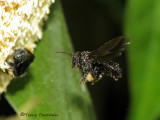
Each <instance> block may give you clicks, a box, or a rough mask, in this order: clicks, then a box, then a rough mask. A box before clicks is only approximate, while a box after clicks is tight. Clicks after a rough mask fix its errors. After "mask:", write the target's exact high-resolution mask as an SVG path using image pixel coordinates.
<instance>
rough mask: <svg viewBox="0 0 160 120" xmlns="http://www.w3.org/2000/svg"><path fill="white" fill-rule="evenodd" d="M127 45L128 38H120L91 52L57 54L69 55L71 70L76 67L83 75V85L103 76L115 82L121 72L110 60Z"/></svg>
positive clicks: (120, 75) (118, 54)
mask: <svg viewBox="0 0 160 120" xmlns="http://www.w3.org/2000/svg"><path fill="white" fill-rule="evenodd" d="M129 44H130V42H129V38H127V37H124V36H120V37H117V38H114V39H112V40H110V41H108V42H106V43H105V44H104V45H102V46H101V47H99V48H98V49H96V50H93V51H82V52H80V51H78V52H76V53H67V52H57V53H64V54H68V55H70V56H71V57H72V68H74V67H78V68H79V69H80V70H81V71H82V73H83V77H82V79H81V81H84V83H85V84H86V83H87V82H91V83H92V84H94V83H95V82H97V81H99V80H100V79H102V78H103V77H104V76H110V77H112V78H113V79H114V80H116V81H117V80H118V79H119V78H121V77H122V70H121V68H120V67H119V64H118V63H115V62H113V61H112V59H114V58H115V57H118V56H120V55H121V54H122V52H123V51H124V50H125V47H126V46H127V45H129ZM81 81H80V82H81Z"/></svg>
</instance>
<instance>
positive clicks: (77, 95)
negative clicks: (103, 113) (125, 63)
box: [5, 0, 95, 120]
mask: <svg viewBox="0 0 160 120" xmlns="http://www.w3.org/2000/svg"><path fill="white" fill-rule="evenodd" d="M57 51H70V52H72V45H71V42H70V38H69V35H68V32H67V29H66V25H65V21H64V17H63V13H62V10H61V5H60V2H59V1H58V0H57V1H56V3H54V5H52V7H51V13H50V15H49V19H48V21H47V22H46V25H45V27H44V33H43V38H42V40H40V41H39V42H38V46H37V48H36V50H35V53H34V54H35V56H36V57H35V61H34V62H33V63H32V64H31V66H30V67H29V70H28V71H27V75H26V76H25V77H23V78H17V79H14V80H13V81H12V83H11V84H10V86H9V88H8V92H7V93H6V94H5V96H6V98H7V100H8V102H9V103H10V105H11V106H12V107H13V108H14V110H15V111H16V112H17V114H18V115H19V116H20V118H22V119H24V120H33V119H34V120H44V119H45V120H47V119H48V120H51V119H56V120H94V119H95V115H94V112H93V107H92V103H91V100H90V96H89V94H88V92H87V89H86V86H84V85H83V84H82V85H79V81H80V79H81V75H80V73H79V72H78V70H74V69H72V68H71V57H70V56H67V55H64V54H56V52H57ZM25 113H28V114H37V117H35V116H30V117H27V115H26V114H25ZM40 113H43V114H56V115H58V116H55V117H53V116H52V117H39V114H40Z"/></svg>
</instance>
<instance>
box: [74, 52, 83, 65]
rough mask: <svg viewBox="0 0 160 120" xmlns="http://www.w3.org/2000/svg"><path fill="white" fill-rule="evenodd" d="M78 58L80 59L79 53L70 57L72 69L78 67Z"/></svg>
mask: <svg viewBox="0 0 160 120" xmlns="http://www.w3.org/2000/svg"><path fill="white" fill-rule="evenodd" d="M80 57H81V52H76V53H74V54H73V56H72V68H74V67H75V66H77V67H78V66H79V62H80Z"/></svg>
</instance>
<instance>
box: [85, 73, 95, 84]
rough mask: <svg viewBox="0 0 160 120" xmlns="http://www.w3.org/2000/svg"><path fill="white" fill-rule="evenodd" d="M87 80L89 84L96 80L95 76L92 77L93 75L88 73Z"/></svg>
mask: <svg viewBox="0 0 160 120" xmlns="http://www.w3.org/2000/svg"><path fill="white" fill-rule="evenodd" d="M86 78H87V80H88V81H89V82H93V81H94V80H95V79H94V78H93V76H92V75H91V73H88V75H87V77H86Z"/></svg>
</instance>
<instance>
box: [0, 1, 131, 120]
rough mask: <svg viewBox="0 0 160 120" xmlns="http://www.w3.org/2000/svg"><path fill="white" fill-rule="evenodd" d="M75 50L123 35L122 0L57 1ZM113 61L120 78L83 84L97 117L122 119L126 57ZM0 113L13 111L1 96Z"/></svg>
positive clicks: (125, 108) (125, 100)
mask: <svg viewBox="0 0 160 120" xmlns="http://www.w3.org/2000/svg"><path fill="white" fill-rule="evenodd" d="M61 2H62V7H63V11H64V15H65V18H66V23H67V26H68V30H69V33H70V37H71V40H72V42H73V46H74V49H75V51H84V50H93V49H95V48H97V47H99V46H100V45H102V44H103V43H105V42H106V41H108V40H110V39H112V38H114V37H117V36H121V35H123V14H124V12H123V11H124V9H125V5H126V2H125V0H61ZM115 61H117V62H119V63H120V66H121V68H122V69H123V78H122V79H119V81H117V82H116V81H114V80H113V79H111V78H104V79H102V80H101V81H99V82H98V83H97V84H95V85H94V86H93V85H90V84H87V86H88V88H89V91H90V94H91V98H92V101H93V104H94V108H95V113H96V116H97V120H124V119H125V117H126V115H127V112H128V103H129V95H128V80H127V75H128V73H127V60H126V56H125V53H124V54H123V55H122V56H121V57H119V58H117V59H116V60H115ZM0 108H3V109H0V116H2V115H5V116H7V115H12V114H15V112H14V111H13V109H12V108H11V107H10V106H9V104H8V103H7V101H6V100H5V98H4V96H3V95H2V97H1V102H0Z"/></svg>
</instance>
